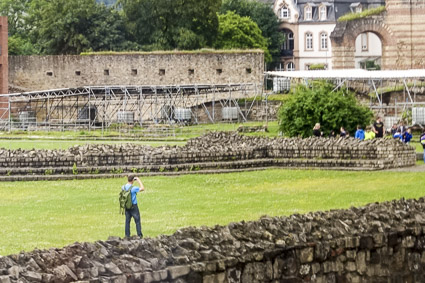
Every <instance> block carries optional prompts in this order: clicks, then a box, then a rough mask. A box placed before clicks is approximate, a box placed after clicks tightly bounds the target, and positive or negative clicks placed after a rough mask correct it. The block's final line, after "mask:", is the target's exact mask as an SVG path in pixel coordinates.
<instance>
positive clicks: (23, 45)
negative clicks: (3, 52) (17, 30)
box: [8, 35, 37, 55]
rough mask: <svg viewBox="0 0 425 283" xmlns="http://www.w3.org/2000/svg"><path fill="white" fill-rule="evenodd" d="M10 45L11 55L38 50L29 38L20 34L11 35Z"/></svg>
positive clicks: (28, 53) (29, 53)
mask: <svg viewBox="0 0 425 283" xmlns="http://www.w3.org/2000/svg"><path fill="white" fill-rule="evenodd" d="M8 45H9V46H8V52H9V55H32V54H34V53H36V52H37V50H36V48H35V47H34V45H33V44H32V43H31V42H30V41H29V39H28V38H22V37H21V36H20V35H12V36H9V38H8Z"/></svg>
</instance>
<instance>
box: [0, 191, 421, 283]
mask: <svg viewBox="0 0 425 283" xmlns="http://www.w3.org/2000/svg"><path fill="white" fill-rule="evenodd" d="M424 211H425V199H424V198H420V199H418V200H413V199H412V200H404V199H401V200H399V201H389V202H383V203H373V204H369V205H366V206H363V207H358V208H350V209H348V210H332V211H327V212H311V213H308V214H305V215H299V214H294V215H291V216H289V217H262V218H261V219H260V220H258V221H250V222H244V221H242V222H239V223H230V224H229V225H227V226H215V227H200V228H193V227H189V228H184V229H181V230H178V231H177V232H176V233H174V234H173V235H171V236H159V237H157V238H147V239H138V238H130V239H121V238H118V237H110V238H109V239H108V240H107V241H98V242H96V243H75V244H73V245H70V246H67V247H64V248H62V249H50V250H35V251H33V252H28V253H20V254H17V255H10V256H7V257H0V272H1V273H0V282H71V281H77V280H81V281H84V282H180V283H185V282H219V283H221V282H229V283H230V282H425V245H424V243H425V214H424Z"/></svg>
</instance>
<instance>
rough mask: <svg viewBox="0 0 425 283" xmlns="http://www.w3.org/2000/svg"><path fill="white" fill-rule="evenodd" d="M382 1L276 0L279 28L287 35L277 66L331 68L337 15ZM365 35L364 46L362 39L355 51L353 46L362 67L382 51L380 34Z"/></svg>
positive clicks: (382, 3) (383, 3) (274, 6)
mask: <svg viewBox="0 0 425 283" xmlns="http://www.w3.org/2000/svg"><path fill="white" fill-rule="evenodd" d="M381 5H385V2H384V1H382V0H367V1H363V2H356V3H354V2H351V1H344V0H340V1H323V0H313V1H306V0H295V1H294V0H276V1H275V3H274V5H273V10H274V12H275V14H276V15H277V16H278V18H279V20H280V29H281V31H282V33H284V34H285V38H286V40H285V42H284V44H283V46H282V50H281V63H280V65H279V66H278V67H277V69H278V70H282V71H295V70H311V69H332V46H331V41H330V39H329V37H330V35H331V33H332V31H333V30H334V28H335V26H336V22H337V19H338V18H339V17H340V16H342V15H344V14H346V13H349V12H356V13H360V12H362V11H363V9H365V8H366V7H367V8H370V7H376V6H381ZM365 36H366V37H365ZM365 36H363V35H362V36H360V37H361V38H363V40H364V39H365V38H366V39H367V40H368V47H367V50H366V49H365V48H363V49H361V46H360V45H361V44H362V40H361V39H360V40H359V43H358V44H359V48H360V49H359V50H358V52H357V48H356V59H355V60H356V66H358V67H359V68H361V67H365V66H366V65H367V64H366V61H368V60H372V59H373V60H375V61H377V62H379V58H380V56H381V55H380V54H382V44H381V43H380V40H379V38H378V37H377V36H376V35H374V34H371V33H366V34H365ZM376 39H378V41H377V40H376ZM363 43H364V41H363ZM353 44H354V43H353ZM356 45H357V41H356ZM377 58H378V59H377ZM369 65H370V64H369Z"/></svg>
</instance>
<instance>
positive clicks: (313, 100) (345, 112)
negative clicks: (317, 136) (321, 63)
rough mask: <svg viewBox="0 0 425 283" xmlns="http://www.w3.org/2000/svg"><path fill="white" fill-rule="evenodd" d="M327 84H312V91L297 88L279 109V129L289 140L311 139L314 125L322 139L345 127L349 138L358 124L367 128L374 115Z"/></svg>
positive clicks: (352, 96) (300, 87)
mask: <svg viewBox="0 0 425 283" xmlns="http://www.w3.org/2000/svg"><path fill="white" fill-rule="evenodd" d="M334 88H335V86H334V85H333V84H330V83H328V82H323V81H317V82H313V84H312V85H311V87H307V86H305V85H298V86H297V87H296V89H295V93H292V94H290V96H289V98H288V100H287V101H286V103H285V104H283V105H282V107H281V108H280V109H279V113H278V118H279V123H280V126H279V129H280V130H281V131H282V132H283V133H284V134H285V135H286V136H290V137H294V136H302V137H308V136H311V135H312V129H313V127H314V125H315V124H316V123H320V125H321V130H322V131H323V132H324V134H325V135H327V134H329V132H330V131H332V130H334V131H335V132H338V130H339V128H340V127H344V128H345V129H346V130H348V132H349V133H351V135H353V134H354V132H355V130H356V127H357V125H358V124H360V125H363V126H365V125H368V124H369V123H370V122H371V119H372V117H373V113H372V111H371V110H369V108H367V107H365V106H361V105H359V103H358V101H357V100H356V98H355V96H354V93H352V92H350V91H347V90H345V89H341V88H339V89H338V90H335V91H333V90H334Z"/></svg>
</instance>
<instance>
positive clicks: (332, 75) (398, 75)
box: [266, 69, 425, 106]
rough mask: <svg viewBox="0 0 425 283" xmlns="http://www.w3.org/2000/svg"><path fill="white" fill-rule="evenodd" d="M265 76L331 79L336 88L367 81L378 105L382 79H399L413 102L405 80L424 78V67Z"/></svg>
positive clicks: (324, 71) (270, 75) (272, 74)
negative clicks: (351, 82)
mask: <svg viewBox="0 0 425 283" xmlns="http://www.w3.org/2000/svg"><path fill="white" fill-rule="evenodd" d="M266 76H268V77H273V78H283V79H286V80H291V79H301V80H304V81H305V82H306V83H307V82H308V81H309V80H333V81H336V83H337V87H336V89H337V88H339V87H341V86H342V85H344V83H346V82H350V81H363V82H365V81H367V82H368V83H370V85H371V87H372V88H373V91H374V92H375V94H376V97H377V99H378V101H379V105H380V106H382V97H381V96H380V94H379V92H378V85H379V84H380V83H381V82H383V81H399V82H401V83H402V84H403V85H404V88H405V90H406V92H407V95H408V97H409V100H410V102H411V103H413V102H414V101H413V98H412V96H411V93H410V89H411V88H412V87H409V86H408V83H407V81H408V80H413V81H414V82H415V84H416V80H421V81H422V80H425V69H412V70H383V71H367V70H363V69H341V70H314V71H276V72H266Z"/></svg>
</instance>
